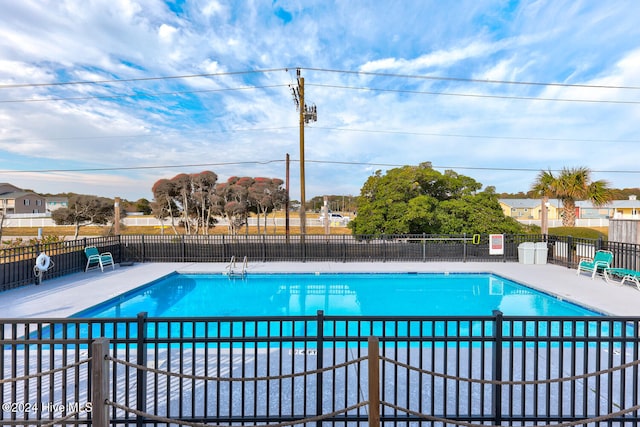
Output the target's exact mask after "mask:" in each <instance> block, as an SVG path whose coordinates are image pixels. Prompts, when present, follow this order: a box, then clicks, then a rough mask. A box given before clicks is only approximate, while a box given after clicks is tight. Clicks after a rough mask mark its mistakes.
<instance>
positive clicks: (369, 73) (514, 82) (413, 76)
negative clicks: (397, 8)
mask: <svg viewBox="0 0 640 427" xmlns="http://www.w3.org/2000/svg"><path fill="white" fill-rule="evenodd" d="M300 69H302V70H307V71H321V72H327V73H341V74H357V75H364V76H375V77H398V78H405V79H423V80H442V81H456V82H469V83H488V84H505V85H524V86H556V87H576V88H591V89H630V90H640V86H614V85H592V84H579V83H551V82H528V81H517V80H491V79H471V78H464V77H443V76H422V75H416V74H394V73H381V72H372V71H349V70H335V69H330V68H306V67H300Z"/></svg>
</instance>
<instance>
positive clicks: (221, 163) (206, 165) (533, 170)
mask: <svg viewBox="0 0 640 427" xmlns="http://www.w3.org/2000/svg"><path fill="white" fill-rule="evenodd" d="M285 161H286V160H281V159H274V160H262V161H261V160H253V161H242V162H218V163H194V164H185V165H159V166H129V167H112V168H77V169H33V170H0V174H16V173H59V172H110V171H126V170H147V169H177V168H196V167H210V166H235V165H267V164H272V163H284V162H285ZM290 161H291V162H299V161H300V160H296V159H290ZM305 162H308V163H316V164H327V165H344V166H378V167H394V168H400V167H404V166H410V165H407V164H400V163H374V162H347V161H337V160H305ZM431 167H432V168H433V169H451V170H485V171H496V172H504V171H508V172H540V171H541V170H545V171H547V170H548V171H551V172H562V169H549V168H500V167H488V166H442V165H431ZM590 171H591V172H594V173H615V174H640V170H596V169H590Z"/></svg>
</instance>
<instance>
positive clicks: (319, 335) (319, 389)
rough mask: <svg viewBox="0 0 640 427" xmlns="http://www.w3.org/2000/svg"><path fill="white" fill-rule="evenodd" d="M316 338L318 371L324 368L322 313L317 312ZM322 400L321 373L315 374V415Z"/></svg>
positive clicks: (320, 426) (320, 423) (319, 425)
mask: <svg viewBox="0 0 640 427" xmlns="http://www.w3.org/2000/svg"><path fill="white" fill-rule="evenodd" d="M316 319H317V320H316V322H317V329H318V333H317V337H316V346H317V353H316V369H317V370H318V371H320V370H321V369H322V368H324V351H323V349H324V311H322V310H318V312H317V316H316ZM323 400H324V389H323V387H322V372H318V373H317V374H316V415H321V414H322V404H323ZM316 426H317V427H322V420H320V421H318V422H316Z"/></svg>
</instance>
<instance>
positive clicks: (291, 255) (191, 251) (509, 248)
mask: <svg viewBox="0 0 640 427" xmlns="http://www.w3.org/2000/svg"><path fill="white" fill-rule="evenodd" d="M523 242H546V243H547V249H548V250H547V262H549V263H553V264H560V265H565V266H567V267H569V268H573V267H575V266H576V264H577V262H578V260H579V259H580V258H581V257H589V256H593V253H594V251H595V250H598V249H609V250H612V251H613V252H614V265H615V266H616V267H625V268H631V269H637V268H639V267H640V246H639V245H635V244H626V243H615V242H607V241H603V240H592V239H578V238H572V237H558V236H542V235H506V236H504V253H503V254H502V255H491V254H490V251H489V246H490V242H489V236H488V235H482V236H471V235H427V234H419V235H387V236H375V237H374V236H347V235H342V236H340V235H307V236H304V237H302V236H299V235H296V236H281V235H278V236H265V235H261V236H259V235H249V236H225V235H210V236H193V235H165V236H148V235H135V236H131V235H122V236H111V237H95V238H84V239H80V240H74V241H67V242H55V243H46V244H38V245H34V246H25V247H19V248H5V249H0V291H3V290H8V289H12V288H15V287H19V286H24V285H28V284H32V283H35V282H36V275H35V274H34V266H35V260H36V257H37V256H38V255H39V253H40V252H45V253H46V254H47V255H49V256H50V257H51V259H52V260H53V262H54V266H53V268H52V269H50V270H49V271H47V273H46V277H47V278H55V277H60V276H64V275H66V274H70V273H74V272H78V271H82V270H83V269H84V268H85V265H86V257H85V255H84V252H83V250H84V248H85V247H86V246H97V247H98V248H99V250H100V251H101V252H105V251H108V252H111V253H112V254H113V257H114V259H115V261H116V262H118V263H123V262H138V263H140V262H228V261H229V260H230V259H231V257H234V256H235V257H236V258H238V259H243V258H244V257H245V256H246V257H247V258H248V261H249V262H267V261H299V262H307V261H309V262H311V261H333V262H354V261H359V262H395V261H405V262H434V261H454V262H490V261H494V262H495V261H502V262H517V261H518V258H519V245H520V244H521V243H523Z"/></svg>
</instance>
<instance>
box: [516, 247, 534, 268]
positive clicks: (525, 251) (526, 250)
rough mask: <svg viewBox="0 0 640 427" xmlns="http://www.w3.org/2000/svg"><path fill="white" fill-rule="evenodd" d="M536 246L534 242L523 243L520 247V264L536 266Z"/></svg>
mask: <svg viewBox="0 0 640 427" xmlns="http://www.w3.org/2000/svg"><path fill="white" fill-rule="evenodd" d="M535 258H536V245H535V243H533V242H523V243H520V244H519V245H518V262H519V263H520V264H534V263H535Z"/></svg>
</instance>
